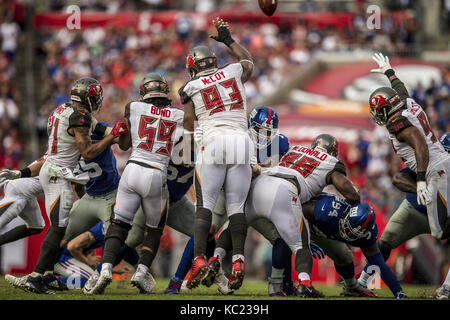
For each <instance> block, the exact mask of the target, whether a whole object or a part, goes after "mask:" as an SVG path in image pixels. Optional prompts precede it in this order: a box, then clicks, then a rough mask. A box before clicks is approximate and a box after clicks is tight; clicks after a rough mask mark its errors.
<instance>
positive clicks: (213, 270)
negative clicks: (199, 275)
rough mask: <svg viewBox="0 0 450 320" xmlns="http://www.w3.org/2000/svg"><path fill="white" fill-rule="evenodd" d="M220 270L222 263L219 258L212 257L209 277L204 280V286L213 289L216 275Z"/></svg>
mask: <svg viewBox="0 0 450 320" xmlns="http://www.w3.org/2000/svg"><path fill="white" fill-rule="evenodd" d="M219 270H220V262H219V259H218V258H217V257H212V258H211V259H209V272H208V275H207V276H206V277H205V278H204V279H203V281H202V284H203V285H204V286H207V287H211V286H212V284H213V283H214V280H215V279H216V275H217V273H218V272H219Z"/></svg>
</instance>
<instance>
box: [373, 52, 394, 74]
mask: <svg viewBox="0 0 450 320" xmlns="http://www.w3.org/2000/svg"><path fill="white" fill-rule="evenodd" d="M372 59H373V60H375V62H376V63H377V64H378V69H372V70H370V72H374V73H382V74H384V73H385V72H386V71H387V70H389V69H392V67H391V64H390V63H389V57H388V56H384V55H383V54H382V53H375V54H374V55H373V56H372Z"/></svg>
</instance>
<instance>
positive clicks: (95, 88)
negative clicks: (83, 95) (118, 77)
mask: <svg viewBox="0 0 450 320" xmlns="http://www.w3.org/2000/svg"><path fill="white" fill-rule="evenodd" d="M102 93H103V90H102V87H101V86H100V85H98V84H91V85H90V86H89V93H88V97H89V96H101V95H102Z"/></svg>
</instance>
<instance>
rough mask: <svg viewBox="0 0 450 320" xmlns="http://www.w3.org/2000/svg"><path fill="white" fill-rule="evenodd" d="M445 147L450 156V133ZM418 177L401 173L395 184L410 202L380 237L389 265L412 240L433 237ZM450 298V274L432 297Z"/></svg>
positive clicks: (365, 278) (365, 275)
mask: <svg viewBox="0 0 450 320" xmlns="http://www.w3.org/2000/svg"><path fill="white" fill-rule="evenodd" d="M440 141H441V143H442V145H443V146H444V149H445V150H446V151H447V152H450V133H446V134H444V135H443V136H442V138H441V140H440ZM416 178H417V174H416V173H415V172H414V171H412V170H411V169H409V168H405V169H402V170H400V172H398V173H397V174H396V175H395V176H394V178H393V179H392V183H393V184H394V186H396V187H397V188H398V189H399V190H401V191H403V192H405V193H406V199H405V200H403V202H402V203H401V204H400V206H399V207H398V208H397V210H396V211H395V212H394V213H393V214H392V216H391V217H390V219H389V221H388V224H387V225H386V228H385V229H384V231H383V234H382V235H381V237H380V240H379V242H378V246H379V248H380V252H381V254H382V255H383V258H384V260H385V261H387V260H388V259H389V256H390V254H391V251H392V250H393V249H395V248H397V247H398V246H400V245H401V244H403V243H405V242H406V241H408V240H410V239H411V238H413V237H415V236H417V235H419V234H430V233H431V230H430V226H429V224H428V220H427V207H425V206H423V205H419V204H418V203H417V194H416V184H417V181H416ZM368 267H369V264H367V265H366V266H365V268H364V271H363V272H362V273H361V276H360V277H359V279H358V282H360V283H361V285H363V286H365V287H367V281H368V280H369V278H370V277H371V275H370V274H368V273H367V268H368ZM449 294H450V271H449V272H447V276H446V278H445V280H444V283H443V284H442V286H441V287H440V288H438V289H437V290H436V292H435V293H434V294H433V295H432V296H433V297H436V298H437V299H448V298H449Z"/></svg>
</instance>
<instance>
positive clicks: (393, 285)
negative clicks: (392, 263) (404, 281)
mask: <svg viewBox="0 0 450 320" xmlns="http://www.w3.org/2000/svg"><path fill="white" fill-rule="evenodd" d="M367 261H369V264H370V265H375V266H378V268H380V272H381V274H380V276H381V279H383V281H384V282H385V283H386V284H387V286H388V287H389V289H391V291H392V293H393V294H394V296H396V295H397V293H398V292H400V291H403V290H402V287H401V286H400V283H399V282H398V281H397V278H396V277H395V275H394V273H393V272H392V270H391V269H390V268H389V267H388V265H387V264H386V262H385V261H384V259H383V255H382V254H381V253H377V254H374V255H373V256H370V257H367Z"/></svg>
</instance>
